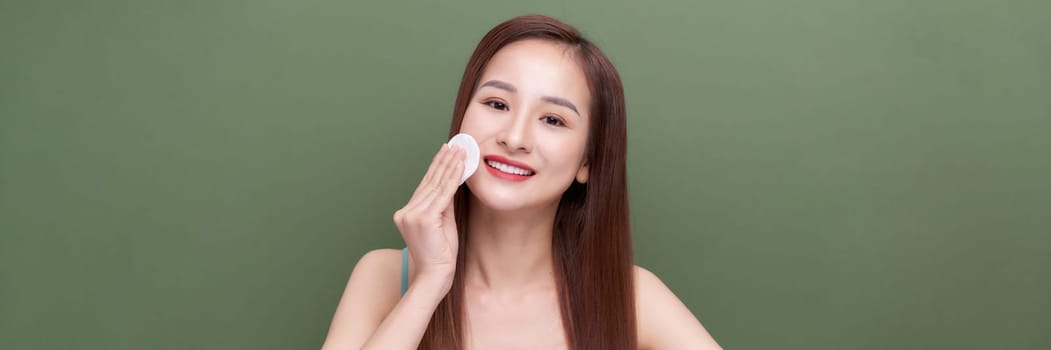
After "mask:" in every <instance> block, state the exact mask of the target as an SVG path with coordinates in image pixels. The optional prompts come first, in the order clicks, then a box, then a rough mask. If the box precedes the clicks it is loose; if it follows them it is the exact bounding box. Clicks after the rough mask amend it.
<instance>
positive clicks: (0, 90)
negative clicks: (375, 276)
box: [0, 0, 1051, 349]
mask: <svg viewBox="0 0 1051 350" xmlns="http://www.w3.org/2000/svg"><path fill="white" fill-rule="evenodd" d="M533 12H538V13H544V14H548V15H552V16H555V17H558V18H561V19H563V20H565V21H567V22H568V23H570V24H573V25H575V26H577V27H578V28H580V29H581V30H582V31H583V32H584V33H585V34H587V35H589V36H590V37H591V38H592V39H594V41H596V42H597V43H598V44H599V45H600V46H601V47H602V48H603V49H604V50H605V51H606V53H607V54H608V55H609V56H610V57H611V58H612V60H613V61H614V63H615V64H616V65H617V67H618V69H619V70H620V73H621V75H622V77H623V79H624V82H625V86H626V90H627V98H628V106H629V178H630V197H631V203H632V218H631V219H632V225H633V232H634V237H635V246H636V249H637V259H638V263H639V264H640V265H643V266H645V267H648V268H649V269H651V270H652V271H654V272H656V273H657V274H658V275H659V276H661V277H662V279H663V280H664V281H665V282H666V283H667V284H668V285H669V286H670V287H671V288H672V289H673V290H674V291H675V292H676V293H677V294H678V295H679V296H680V297H681V298H682V300H683V301H684V302H685V303H686V304H687V305H688V306H689V307H690V308H691V310H693V312H694V313H695V314H696V315H697V316H698V317H699V318H700V320H701V321H702V322H703V323H704V324H705V325H706V326H707V327H708V329H709V331H711V333H712V334H713V335H714V336H715V338H716V339H717V340H718V341H719V342H720V343H722V345H724V346H725V347H727V348H732V349H888V348H889V349H990V348H997V349H1048V348H1051V302H1049V300H1051V296H1049V295H1051V185H1049V179H1051V155H1049V153H1051V136H1048V135H1047V134H1049V132H1051V20H1049V19H1051V17H1049V14H1051V3H1049V2H1047V1H1036V0H1034V1H1002V0H1001V1H997V0H987V1H958V0H957V1H953V0H943V1H933V0H926V1H924V0H888V1H843V0H800V1H783V0H756V1H748V0H744V1H742V0H714V1H686V0H681V1H666V2H659V3H648V2H644V1H599V0H588V1H584V0H573V1H538V2H532V3H529V4H524V3H521V2H518V1H464V2H443V1H419V2H406V1H346V0H344V1H331V0H306V1H274V0H269V1H232V0H209V1H163V2H162V1H152V0H150V1H64V2H57V1H10V0H8V1H3V2H0V118H2V119H0V233H2V236H0V239H2V240H0V348H3V349H71V348H79V349H310V348H317V347H319V346H320V344H321V341H322V339H323V338H324V336H325V333H326V331H327V327H328V323H329V321H330V318H331V315H332V313H333V311H334V310H335V307H336V304H337V302H338V298H339V296H340V294H341V293H342V289H343V286H344V284H345V282H346V278H347V276H348V275H349V273H350V271H351V268H352V267H353V265H354V263H355V262H356V261H357V259H358V258H359V257H360V256H361V255H362V254H363V253H364V252H366V251H368V250H371V249H375V248H382V247H390V248H397V247H401V246H402V242H401V239H400V236H399V235H398V233H397V231H396V230H395V228H394V226H393V224H392V222H391V215H392V213H393V212H394V210H396V209H397V208H399V207H400V206H401V205H402V204H404V202H405V201H406V200H407V199H408V196H409V194H410V193H411V191H412V189H413V188H414V187H415V185H416V183H417V182H418V180H419V178H420V177H421V176H422V173H423V171H424V170H425V168H426V166H427V163H428V161H429V159H430V156H431V155H432V153H433V152H434V150H435V149H436V148H437V146H438V145H439V144H440V143H442V142H443V141H444V135H445V133H446V130H447V127H448V121H449V119H450V117H451V111H452V102H453V98H454V94H455V90H456V86H457V84H458V83H459V78H460V75H461V74H462V71H463V66H464V64H465V63H466V60H467V57H468V55H469V54H470V52H471V50H472V49H473V47H474V45H475V44H476V43H477V41H478V40H479V39H480V38H481V36H482V35H483V34H484V33H485V32H486V31H487V30H488V29H489V28H491V27H492V26H493V25H495V24H497V23H499V22H500V21H502V20H505V19H507V18H510V17H512V16H514V15H518V14H524V13H533ZM640 307H645V305H640Z"/></svg>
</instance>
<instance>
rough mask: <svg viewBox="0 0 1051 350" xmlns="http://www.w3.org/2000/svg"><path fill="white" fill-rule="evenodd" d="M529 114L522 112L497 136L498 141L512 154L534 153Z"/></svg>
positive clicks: (513, 117) (516, 114)
mask: <svg viewBox="0 0 1051 350" xmlns="http://www.w3.org/2000/svg"><path fill="white" fill-rule="evenodd" d="M529 120H530V118H529V115H528V112H525V111H520V112H519V113H515V115H514V116H512V117H511V120H510V121H509V122H508V123H507V124H506V125H505V126H504V128H503V130H501V131H500V133H499V134H498V135H497V139H496V141H497V142H498V143H499V144H500V145H501V146H503V147H504V148H506V149H507V151H508V152H510V153H515V152H525V153H529V152H532V151H533V138H532V131H533V130H532V125H533V124H532V123H530V122H529Z"/></svg>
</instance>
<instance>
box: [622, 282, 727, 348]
mask: <svg viewBox="0 0 1051 350" xmlns="http://www.w3.org/2000/svg"><path fill="white" fill-rule="evenodd" d="M635 298H636V300H635V305H636V306H635V308H636V310H637V314H636V315H637V316H638V331H639V349H642V350H661V349H722V347H720V346H719V343H716V342H715V339H714V338H712V336H711V334H708V330H706V329H704V326H702V325H701V322H700V321H698V320H697V318H696V317H694V316H693V313H691V312H690V309H688V308H686V305H684V304H683V303H682V301H680V300H679V298H678V297H676V296H675V294H674V293H672V291H671V290H670V289H668V286H665V285H664V282H661V280H660V278H657V276H656V275H654V274H653V273H652V272H650V271H648V270H646V269H644V268H641V267H638V266H636V267H635Z"/></svg>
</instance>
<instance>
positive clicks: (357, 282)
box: [347, 249, 402, 302]
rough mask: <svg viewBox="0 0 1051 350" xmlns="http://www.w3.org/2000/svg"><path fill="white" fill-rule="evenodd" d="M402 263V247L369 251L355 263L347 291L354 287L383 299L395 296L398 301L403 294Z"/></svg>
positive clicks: (356, 290) (358, 290)
mask: <svg viewBox="0 0 1051 350" xmlns="http://www.w3.org/2000/svg"><path fill="white" fill-rule="evenodd" d="M401 264H402V261H401V250H400V249H376V250H372V251H369V252H367V253H365V254H364V255H362V256H361V259H358V263H357V264H356V265H354V271H353V272H351V273H350V281H348V283H347V291H348V292H349V291H351V289H352V288H353V289H354V291H355V292H362V293H361V294H362V295H369V296H371V297H374V298H381V299H390V298H389V297H393V299H394V301H395V302H396V301H397V299H398V298H399V297H400V296H401Z"/></svg>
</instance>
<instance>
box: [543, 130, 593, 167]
mask: <svg viewBox="0 0 1051 350" xmlns="http://www.w3.org/2000/svg"><path fill="white" fill-rule="evenodd" d="M537 147H542V148H543V149H544V154H547V155H548V156H547V157H546V158H548V159H549V161H551V162H552V163H556V164H559V168H562V169H564V171H565V172H566V173H574V174H575V173H576V171H577V169H579V168H580V165H581V164H582V163H583V161H584V148H585V147H586V137H585V136H584V135H559V137H552V138H549V139H548V142H545V143H543V144H539V145H537Z"/></svg>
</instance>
